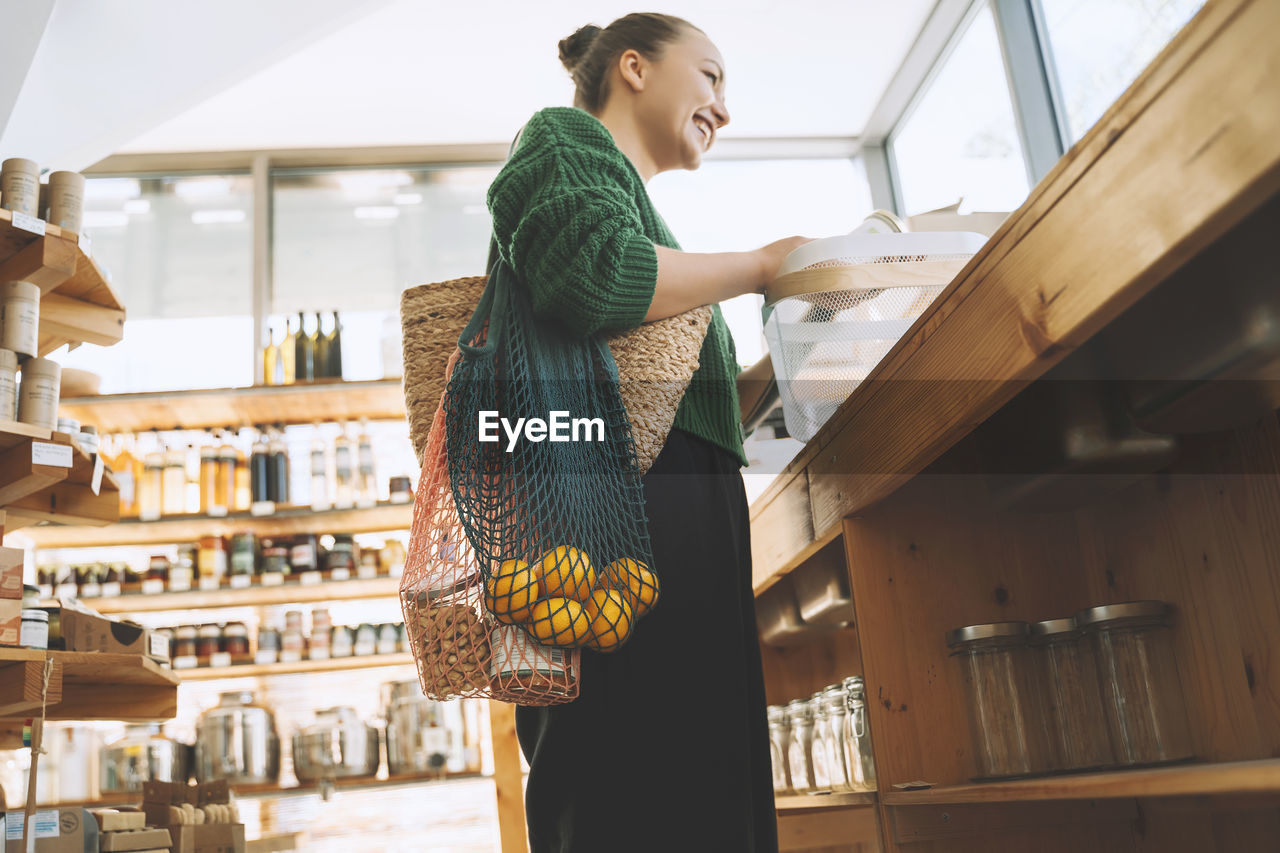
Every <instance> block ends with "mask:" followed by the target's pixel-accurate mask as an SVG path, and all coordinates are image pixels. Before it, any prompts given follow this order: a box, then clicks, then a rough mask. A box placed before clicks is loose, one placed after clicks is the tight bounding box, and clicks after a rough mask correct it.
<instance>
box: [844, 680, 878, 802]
mask: <svg viewBox="0 0 1280 853" xmlns="http://www.w3.org/2000/svg"><path fill="white" fill-rule="evenodd" d="M843 686H844V699H845V705H846V708H847V713H846V714H845V717H844V726H845V728H844V732H843V735H844V736H843V742H844V755H845V768H846V770H847V772H848V774H849V788H850V790H852V791H874V790H876V763H875V759H874V758H873V757H872V754H871V729H870V728H869V727H868V724H867V688H866V682H865V681H864V680H863V678H862V676H861V675H851V676H849V677H848V678H846V679H845V680H844V684H843Z"/></svg>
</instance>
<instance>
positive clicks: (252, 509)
mask: <svg viewBox="0 0 1280 853" xmlns="http://www.w3.org/2000/svg"><path fill="white" fill-rule="evenodd" d="M275 512H276V505H275V503H274V502H273V501H258V502H257V503H254V504H251V505H250V506H249V514H250V515H253V516H263V515H275Z"/></svg>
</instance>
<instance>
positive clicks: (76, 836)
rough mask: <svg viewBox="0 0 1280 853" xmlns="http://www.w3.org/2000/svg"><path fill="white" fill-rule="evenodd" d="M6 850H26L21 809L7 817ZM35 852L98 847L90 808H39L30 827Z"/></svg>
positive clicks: (68, 851) (57, 852) (81, 851)
mask: <svg viewBox="0 0 1280 853" xmlns="http://www.w3.org/2000/svg"><path fill="white" fill-rule="evenodd" d="M4 824H5V826H4V839H5V840H4V851H5V853H23V847H22V812H20V811H16V812H9V813H8V814H7V815H5V818H4ZM27 844H28V847H27V849H28V850H31V851H33V853H84V851H85V849H86V848H87V849H91V850H96V849H97V848H98V824H97V822H96V821H95V820H94V819H93V815H91V814H90V813H89V810H88V809H40V810H39V811H37V812H36V813H35V814H34V815H33V816H32V817H31V824H30V828H29V829H28V830H27Z"/></svg>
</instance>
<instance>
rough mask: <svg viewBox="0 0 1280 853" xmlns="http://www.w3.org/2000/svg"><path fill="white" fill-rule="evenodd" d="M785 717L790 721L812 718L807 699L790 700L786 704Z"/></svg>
mask: <svg viewBox="0 0 1280 853" xmlns="http://www.w3.org/2000/svg"><path fill="white" fill-rule="evenodd" d="M787 716H788V717H790V718H791V719H793V720H794V719H800V720H809V719H812V718H813V710H812V709H811V708H810V707H809V700H808V699H792V700H791V701H790V702H788V703H787Z"/></svg>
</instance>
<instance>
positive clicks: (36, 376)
mask: <svg viewBox="0 0 1280 853" xmlns="http://www.w3.org/2000/svg"><path fill="white" fill-rule="evenodd" d="M61 385H62V366H61V365H59V364H58V363H57V362H56V361H50V360H49V359H47V358H32V359H28V360H27V363H26V364H24V365H22V380H21V381H20V382H19V384H18V420H20V421H22V422H23V423H24V424H31V425H32V426H42V427H44V428H45V429H54V428H56V427H57V425H58V391H59V389H60V388H61Z"/></svg>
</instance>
